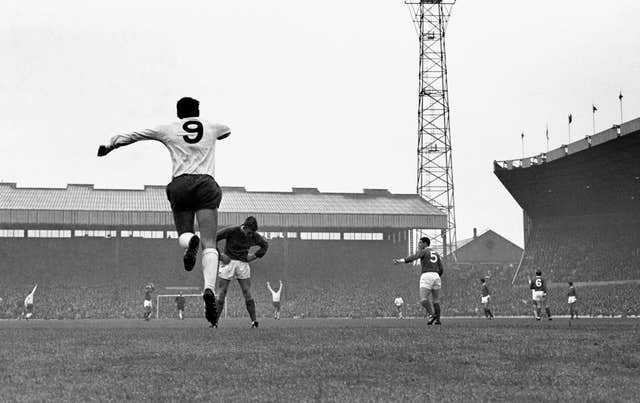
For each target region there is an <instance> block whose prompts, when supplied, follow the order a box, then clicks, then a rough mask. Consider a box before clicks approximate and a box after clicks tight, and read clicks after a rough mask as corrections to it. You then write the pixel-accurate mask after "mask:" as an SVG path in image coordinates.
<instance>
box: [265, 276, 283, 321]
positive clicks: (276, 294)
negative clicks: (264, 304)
mask: <svg viewBox="0 0 640 403" xmlns="http://www.w3.org/2000/svg"><path fill="white" fill-rule="evenodd" d="M278 282H279V283H280V287H278V291H274V290H273V288H271V284H270V283H269V282H268V281H267V288H268V289H269V291H270V292H271V300H272V302H273V319H276V320H278V319H280V293H282V281H281V280H278Z"/></svg>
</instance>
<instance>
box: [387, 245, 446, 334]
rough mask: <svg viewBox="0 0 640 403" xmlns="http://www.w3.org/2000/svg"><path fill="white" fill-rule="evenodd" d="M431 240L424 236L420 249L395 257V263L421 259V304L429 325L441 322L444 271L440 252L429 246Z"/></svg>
mask: <svg viewBox="0 0 640 403" xmlns="http://www.w3.org/2000/svg"><path fill="white" fill-rule="evenodd" d="M429 245H431V240H430V239H429V238H427V237H426V236H425V237H422V238H420V242H418V251H417V252H416V253H415V254H413V255H411V256H407V257H405V258H404V259H393V263H395V264H400V263H410V262H413V261H414V260H418V259H420V266H421V267H422V274H420V305H422V306H423V307H424V309H425V310H426V311H427V315H428V318H429V321H428V322H427V324H429V325H433V324H436V325H439V324H441V322H440V299H439V297H440V288H441V287H442V282H441V280H440V276H442V272H443V271H444V268H443V265H442V259H441V258H440V255H439V254H438V252H436V251H434V250H433V249H431V248H429ZM429 294H431V300H432V302H433V309H432V308H431V303H429Z"/></svg>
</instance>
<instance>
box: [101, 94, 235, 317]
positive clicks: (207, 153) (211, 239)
mask: <svg viewBox="0 0 640 403" xmlns="http://www.w3.org/2000/svg"><path fill="white" fill-rule="evenodd" d="M176 107H177V114H178V119H179V120H178V121H176V122H173V123H169V124H166V125H162V126H158V127H157V128H154V129H145V130H140V131H134V132H130V133H124V134H119V135H116V136H114V137H112V138H111V140H110V141H109V143H108V144H106V145H101V146H100V147H99V148H98V157H102V156H105V155H107V154H109V153H110V152H111V151H113V150H115V149H116V148H119V147H122V146H126V145H128V144H132V143H135V142H137V141H140V140H156V141H159V142H161V143H162V144H164V146H165V147H167V149H168V150H169V154H170V156H171V161H172V162H173V172H172V180H171V183H169V184H168V185H167V198H168V199H169V203H170V204H171V211H172V212H173V219H174V223H175V226H176V230H177V231H178V234H179V238H178V241H179V244H180V246H181V247H182V248H184V249H185V253H184V258H183V263H184V268H185V270H187V271H191V270H192V269H193V267H194V266H195V264H196V256H197V254H198V247H199V246H200V238H199V237H198V235H195V228H194V227H195V219H197V220H198V227H199V230H200V236H201V237H202V249H203V251H202V266H203V267H202V272H203V275H204V293H203V299H204V301H205V316H206V318H207V320H209V321H210V322H211V323H213V322H214V318H215V311H216V307H215V295H214V294H213V290H214V289H215V280H216V273H217V271H218V259H219V258H218V250H217V249H216V232H217V229H218V207H219V206H220V202H221V201H222V191H221V190H220V187H219V186H218V184H217V183H216V181H215V179H214V178H215V175H214V169H215V149H216V141H217V140H222V139H224V138H226V137H228V136H229V135H230V134H231V130H230V129H229V127H227V126H225V125H222V124H219V123H211V122H208V121H205V120H203V119H200V117H199V116H200V103H199V102H198V101H197V100H195V99H193V98H181V99H180V100H179V101H178V103H177V105H176Z"/></svg>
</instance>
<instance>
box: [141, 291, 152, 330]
mask: <svg viewBox="0 0 640 403" xmlns="http://www.w3.org/2000/svg"><path fill="white" fill-rule="evenodd" d="M153 290H154V287H153V284H151V283H149V284H147V285H146V286H144V302H143V303H142V307H143V308H144V316H143V317H144V320H146V321H148V320H151V309H152V308H153V302H151V298H152V297H151V294H152V293H153Z"/></svg>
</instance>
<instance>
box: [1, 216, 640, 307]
mask: <svg viewBox="0 0 640 403" xmlns="http://www.w3.org/2000/svg"><path fill="white" fill-rule="evenodd" d="M621 225H622V224H621ZM614 231H618V232H614ZM579 233H580V231H579V230H573V229H571V228H570V227H567V228H566V233H560V234H556V235H551V234H549V233H548V231H545V228H536V229H534V232H533V235H532V238H531V239H530V240H529V242H530V244H529V247H528V250H527V253H528V254H530V255H527V256H526V258H525V262H524V263H523V266H522V267H521V269H520V272H519V274H518V276H517V278H516V282H515V286H512V285H511V282H512V279H513V276H514V274H515V272H516V267H513V266H509V265H506V266H500V265H492V264H486V265H473V266H472V265H455V264H448V265H447V268H446V272H445V274H444V277H443V289H442V292H441V294H442V307H443V313H444V315H478V316H480V315H482V309H481V306H480V282H479V279H480V278H483V277H484V278H488V286H489V288H490V290H491V293H492V305H493V310H494V313H495V314H496V315H498V316H500V315H530V314H531V302H530V299H531V294H530V291H529V289H528V287H527V276H528V275H529V276H530V275H531V273H532V271H534V270H535V268H536V267H544V269H543V272H544V274H545V277H546V278H547V279H548V280H550V281H551V282H552V283H557V287H556V286H555V285H554V286H553V287H552V288H551V289H550V291H549V304H550V306H551V309H552V312H553V313H554V314H566V313H567V312H568V308H567V304H566V280H568V279H571V280H573V281H575V282H590V281H596V280H598V281H604V280H614V279H615V280H620V279H633V278H635V279H637V278H639V277H638V276H637V274H634V273H633V271H632V270H638V268H639V267H640V265H639V264H638V263H639V256H638V252H637V251H636V252H634V251H633V247H636V248H637V245H640V242H637V240H635V239H633V238H632V237H627V236H625V233H624V231H623V230H621V229H618V230H615V229H612V228H608V229H602V231H601V232H598V233H594V232H584V233H581V235H578V234H579ZM563 234H564V235H563ZM573 237H578V238H576V239H575V240H574V239H573ZM607 240H615V242H609V241H607ZM65 242H66V243H65ZM116 242H119V243H120V244H119V245H117V247H116V246H115V245H116V244H115V243H116ZM4 245H10V246H8V247H7V246H5V247H3V249H2V250H1V251H0V252H1V254H2V259H3V264H6V265H7V266H6V267H11V268H16V269H13V270H7V271H5V272H4V273H3V279H2V280H3V281H2V283H1V284H0V297H2V298H3V302H2V303H0V317H2V318H15V317H18V316H19V314H20V312H21V311H22V303H23V300H24V297H25V296H26V294H27V293H29V292H30V290H31V288H32V287H33V284H36V283H37V284H38V290H37V291H36V294H35V304H34V305H35V317H36V318H48V319H58V318H61V319H82V318H141V315H142V299H143V287H144V284H146V283H147V282H153V283H154V284H155V285H156V288H157V291H156V294H157V293H158V292H160V293H162V292H163V287H166V286H181V285H182V286H192V287H194V286H196V287H200V286H201V284H202V277H201V275H200V273H199V272H198V270H195V271H193V272H191V273H187V272H185V271H184V270H183V269H182V267H181V254H180V249H179V248H177V247H176V245H175V243H174V241H167V240H150V239H126V240H122V239H121V240H119V241H116V240H114V239H92V238H87V239H81V240H74V242H72V244H69V240H61V239H50V240H43V239H27V238H25V239H21V240H19V242H15V243H5V244H4ZM105 245H107V247H105ZM612 245H615V246H616V247H615V248H614V247H612ZM600 246H602V248H601V247H600ZM284 248H288V251H289V253H288V254H287V256H288V257H287V262H285V261H284V259H285V254H284ZM33 250H39V251H40V255H39V256H37V255H35V254H34V253H32V251H33ZM114 251H115V252H114ZM591 252H593V253H591ZM627 252H628V253H627ZM43 255H44V257H43ZM402 256H404V253H403V251H402V248H401V247H399V246H394V245H389V244H388V243H385V242H381V241H349V242H346V241H343V242H336V241H328V240H327V241H304V240H293V241H290V242H289V244H288V245H286V246H285V244H284V243H283V242H282V241H281V240H272V241H271V242H270V250H269V253H268V254H267V255H266V256H265V258H263V259H259V260H258V261H256V262H254V263H252V294H253V296H254V299H255V301H256V308H257V313H258V316H259V317H270V316H271V314H272V306H271V294H270V293H269V291H268V290H267V288H266V282H267V281H270V282H271V283H272V284H277V281H278V280H282V281H283V283H284V291H283V293H282V314H281V315H282V317H283V318H285V317H300V318H303V317H304V318H307V317H381V316H395V314H396V310H395V307H394V306H393V304H392V303H393V300H394V298H395V297H396V296H402V297H403V299H404V301H405V303H406V306H405V315H406V316H422V315H424V309H423V308H422V307H421V306H420V305H419V297H418V278H419V273H420V268H419V266H413V265H409V264H403V265H394V264H393V263H392V259H393V258H394V257H402ZM531 256H533V257H535V259H534V258H531ZM572 256H578V258H576V259H572V258H571V257H572ZM116 261H117V262H119V264H117V265H116V264H115V262H116ZM605 263H607V264H605ZM603 266H604V267H603ZM116 267H117V269H116ZM580 284H581V283H580ZM639 290H640V285H638V284H609V285H602V286H583V285H578V286H577V292H578V301H579V305H578V309H579V312H580V314H581V315H640V292H638V291H639ZM154 302H155V300H154ZM192 305H193V303H192V302H191V301H190V302H189V303H188V305H187V311H186V314H187V316H201V315H202V311H201V309H202V308H201V306H197V307H196V306H192ZM227 307H228V313H229V315H230V316H232V317H246V316H247V313H246V309H245V305H244V301H243V298H242V293H241V292H240V289H239V287H238V286H237V284H236V283H232V285H231V287H230V289H229V294H228V304H227ZM165 308H166V309H170V310H172V309H173V303H171V304H167V305H166V307H165ZM173 313H175V312H173Z"/></svg>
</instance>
